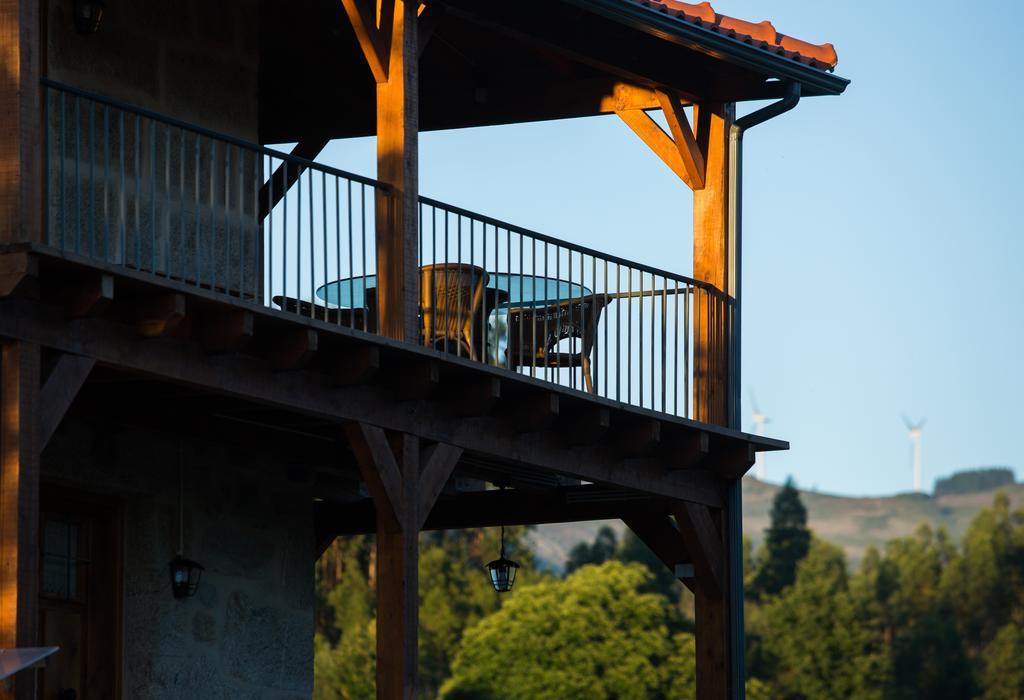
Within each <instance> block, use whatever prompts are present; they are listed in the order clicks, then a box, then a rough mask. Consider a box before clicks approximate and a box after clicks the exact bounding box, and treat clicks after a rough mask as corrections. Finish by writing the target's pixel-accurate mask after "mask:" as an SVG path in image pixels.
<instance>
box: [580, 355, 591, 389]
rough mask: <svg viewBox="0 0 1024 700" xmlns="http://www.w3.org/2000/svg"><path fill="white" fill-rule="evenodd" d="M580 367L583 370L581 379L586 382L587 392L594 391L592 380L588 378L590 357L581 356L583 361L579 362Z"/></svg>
mask: <svg viewBox="0 0 1024 700" xmlns="http://www.w3.org/2000/svg"><path fill="white" fill-rule="evenodd" d="M580 367H581V368H582V370H583V381H584V382H586V384H587V393H588V394H593V393H594V381H593V380H592V379H591V378H590V358H589V357H587V356H586V355H584V356H583V361H582V362H581V363H580Z"/></svg>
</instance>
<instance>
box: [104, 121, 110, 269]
mask: <svg viewBox="0 0 1024 700" xmlns="http://www.w3.org/2000/svg"><path fill="white" fill-rule="evenodd" d="M109 200H110V106H109V105H103V260H104V262H111V260H110V201H109Z"/></svg>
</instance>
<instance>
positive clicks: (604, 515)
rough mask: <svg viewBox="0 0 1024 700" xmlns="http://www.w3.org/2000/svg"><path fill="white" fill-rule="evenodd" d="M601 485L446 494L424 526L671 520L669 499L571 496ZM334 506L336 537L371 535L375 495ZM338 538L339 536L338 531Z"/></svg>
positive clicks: (332, 518)
mask: <svg viewBox="0 0 1024 700" xmlns="http://www.w3.org/2000/svg"><path fill="white" fill-rule="evenodd" d="M601 491H603V489H602V488H601V487H599V486H593V485H587V486H570V487H566V488H559V489H549V490H539V489H525V488H523V489H491V490H489V491H487V490H476V491H462V492H458V493H451V494H449V493H447V492H442V495H441V496H440V498H438V500H437V502H436V503H435V505H434V506H433V508H432V509H431V511H430V513H429V514H427V516H426V518H425V520H424V523H423V529H424V530H463V529H468V528H479V527H497V526H498V525H546V524H552V523H572V522H586V521H593V520H616V519H619V518H623V517H626V516H630V515H645V514H646V515H647V516H652V515H661V516H665V517H666V522H669V521H668V520H667V518H668V509H667V506H666V504H665V502H664V500H658V499H652V498H648V497H644V496H643V495H642V494H641V495H639V497H637V498H621V499H617V500H614V499H613V500H601V499H597V500H575V499H573V500H570V498H572V497H574V496H579V497H583V498H586V495H587V492H591V493H594V492H601ZM324 503H325V505H324V506H323V508H325V509H328V510H330V512H331V515H330V517H329V521H330V528H331V531H332V532H333V533H334V535H356V534H366V533H369V532H372V531H373V503H372V501H370V500H369V499H367V500H364V501H360V502H355V503H344V504H330V503H326V502H324ZM332 536H333V535H332Z"/></svg>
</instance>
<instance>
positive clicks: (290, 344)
mask: <svg viewBox="0 0 1024 700" xmlns="http://www.w3.org/2000/svg"><path fill="white" fill-rule="evenodd" d="M319 345H320V336H319V334H318V333H317V332H316V331H314V330H312V329H309V328H299V329H295V330H293V331H291V332H290V333H287V334H285V335H284V336H282V337H281V339H280V340H279V341H278V343H277V345H276V346H275V347H274V348H272V349H271V351H270V353H269V354H268V359H269V360H270V364H271V366H272V367H273V368H274V369H276V370H291V369H301V368H302V367H305V366H306V365H307V364H308V363H309V361H310V360H311V359H312V358H313V355H315V354H316V352H317V349H318V348H319Z"/></svg>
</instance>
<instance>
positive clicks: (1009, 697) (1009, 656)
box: [981, 619, 1024, 700]
mask: <svg viewBox="0 0 1024 700" xmlns="http://www.w3.org/2000/svg"><path fill="white" fill-rule="evenodd" d="M981 681H982V686H983V687H984V695H983V697H984V700H1021V698H1024V620H1020V619H1018V620H1014V621H1011V622H1009V623H1008V624H1005V625H1003V626H1002V627H1000V628H999V631H998V632H997V633H996V636H995V638H994V639H993V640H992V643H991V644H989V645H988V647H986V648H985V655H984V667H983V670H982V677H981Z"/></svg>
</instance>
